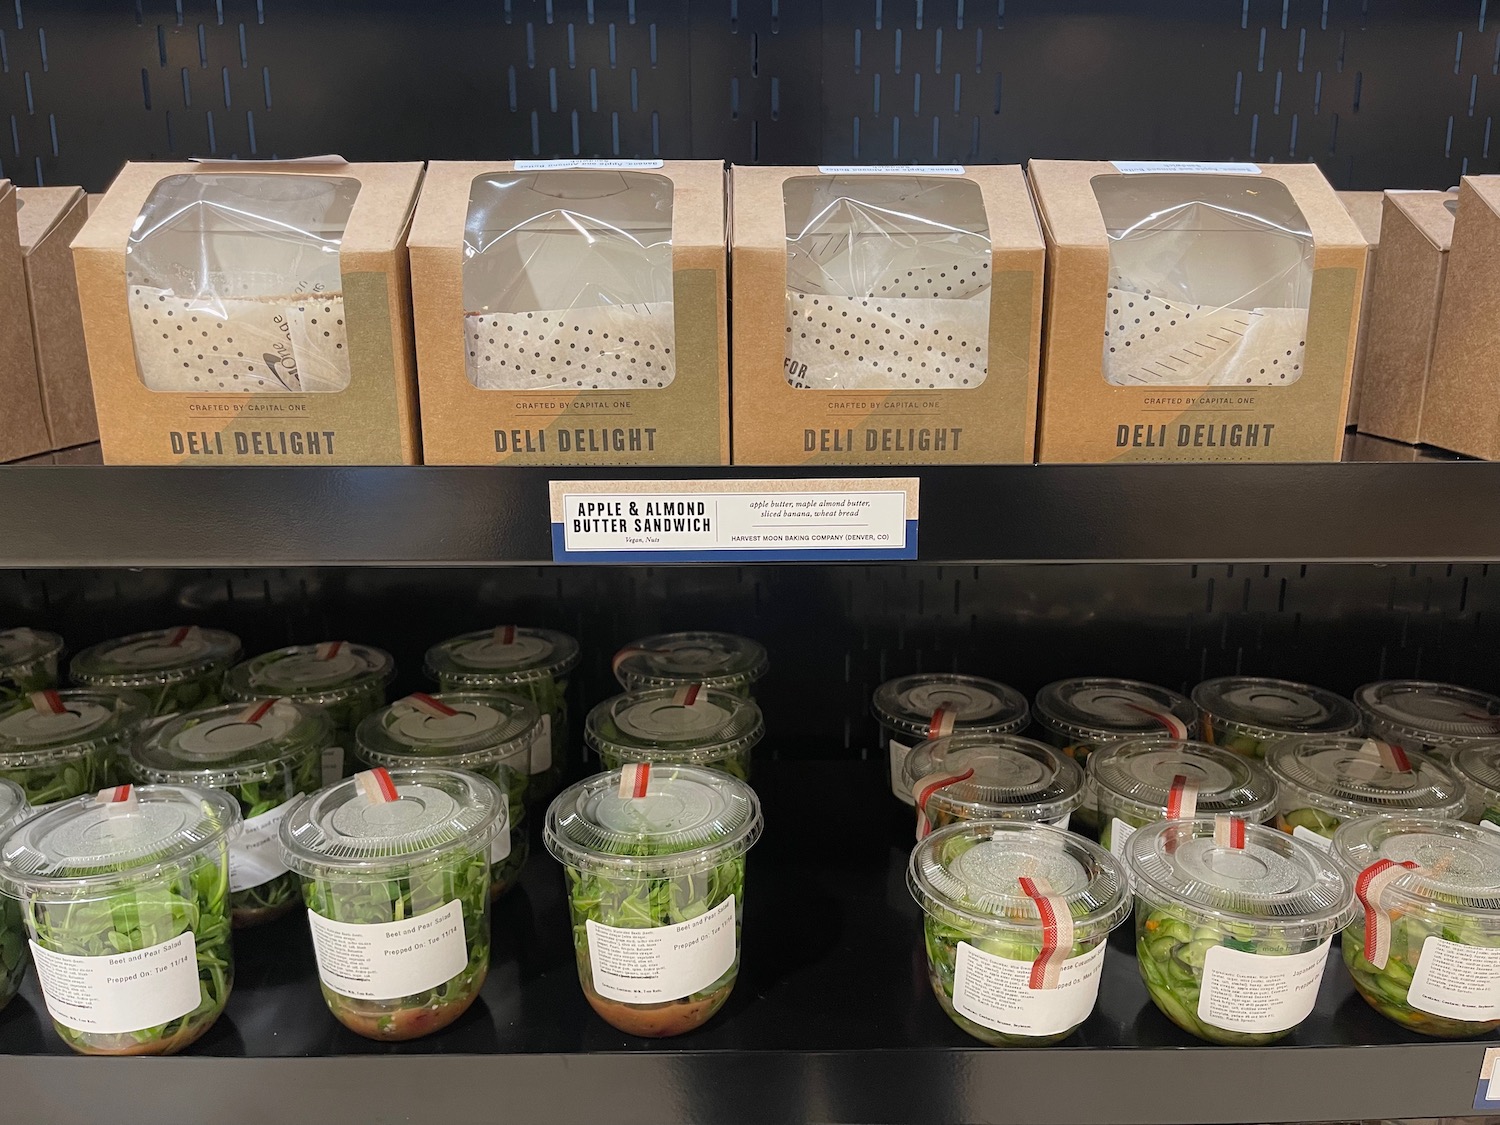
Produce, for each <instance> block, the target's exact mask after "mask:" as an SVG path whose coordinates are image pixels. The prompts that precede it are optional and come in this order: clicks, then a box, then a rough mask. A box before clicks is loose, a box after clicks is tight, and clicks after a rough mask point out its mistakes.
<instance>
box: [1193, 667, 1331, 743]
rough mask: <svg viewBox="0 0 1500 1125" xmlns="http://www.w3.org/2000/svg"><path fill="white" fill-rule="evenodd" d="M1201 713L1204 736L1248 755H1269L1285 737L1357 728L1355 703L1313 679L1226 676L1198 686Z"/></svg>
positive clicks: (1197, 702) (1195, 692) (1196, 700)
mask: <svg viewBox="0 0 1500 1125" xmlns="http://www.w3.org/2000/svg"><path fill="white" fill-rule="evenodd" d="M1193 703H1194V704H1195V705H1196V706H1197V708H1198V710H1199V711H1200V712H1201V713H1202V719H1203V737H1204V739H1205V740H1206V741H1208V742H1212V743H1213V744H1214V745H1215V746H1222V747H1224V749H1226V750H1233V751H1234V752H1235V753H1236V754H1243V755H1244V756H1245V757H1247V758H1264V757H1265V755H1266V747H1267V746H1269V745H1271V744H1273V743H1275V742H1279V741H1281V740H1282V739H1284V738H1293V737H1297V736H1299V735H1308V734H1326V735H1333V736H1335V737H1342V736H1347V735H1353V734H1357V733H1358V732H1359V729H1360V724H1361V719H1360V715H1359V712H1358V711H1357V710H1356V709H1355V707H1354V704H1353V703H1350V702H1349V701H1348V700H1347V699H1345V698H1344V697H1343V696H1341V695H1335V694H1334V693H1333V692H1331V691H1325V690H1323V689H1322V688H1320V687H1313V686H1312V685H1311V684H1299V683H1294V682H1293V681H1291V680H1272V679H1266V678H1264V677H1259V676H1221V677H1219V678H1218V679H1213V680H1204V681H1203V682H1202V683H1201V684H1199V685H1198V686H1197V687H1195V688H1194V689H1193Z"/></svg>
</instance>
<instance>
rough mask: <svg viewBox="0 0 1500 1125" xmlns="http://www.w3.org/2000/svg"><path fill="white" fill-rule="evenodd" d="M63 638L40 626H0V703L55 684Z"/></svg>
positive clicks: (43, 689)
mask: <svg viewBox="0 0 1500 1125" xmlns="http://www.w3.org/2000/svg"><path fill="white" fill-rule="evenodd" d="M62 650H63V639H62V638H61V637H59V636H58V635H57V634H56V633H47V632H44V631H42V630H41V629H0V703H3V702H4V701H6V700H8V699H16V698H17V697H19V696H23V695H30V694H31V693H32V692H34V691H45V690H47V689H48V688H55V687H56V686H57V666H58V661H59V660H60V659H61V657H62Z"/></svg>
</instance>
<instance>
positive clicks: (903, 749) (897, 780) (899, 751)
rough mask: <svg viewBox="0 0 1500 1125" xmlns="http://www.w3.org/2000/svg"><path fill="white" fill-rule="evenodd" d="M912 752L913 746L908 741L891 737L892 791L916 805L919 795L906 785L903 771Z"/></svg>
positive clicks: (908, 802)
mask: <svg viewBox="0 0 1500 1125" xmlns="http://www.w3.org/2000/svg"><path fill="white" fill-rule="evenodd" d="M910 753H911V747H910V746H908V745H907V744H906V743H904V742H897V741H896V740H895V739H894V738H893V739H891V792H892V793H894V794H896V796H898V797H900V798H901V799H902V800H903V801H905V802H906V803H907V804H908V805H915V804H916V803H917V796H916V794H915V793H913V792H912V791H911V790H910V789H908V788H907V787H906V775H905V774H904V773H903V772H902V771H904V770H905V769H906V756H907V755H908V754H910Z"/></svg>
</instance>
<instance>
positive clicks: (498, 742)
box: [354, 691, 542, 898]
mask: <svg viewBox="0 0 1500 1125" xmlns="http://www.w3.org/2000/svg"><path fill="white" fill-rule="evenodd" d="M541 723H542V717H541V715H540V714H539V713H538V712H537V709H536V706H535V705H534V704H533V703H531V702H530V701H529V700H526V699H522V698H520V697H519V696H514V695H506V694H504V693H503V692H496V691H444V692H439V693H437V694H436V695H424V694H417V695H410V696H407V697H406V698H405V699H398V700H397V701H396V702H395V703H392V704H391V705H390V706H389V707H385V708H382V709H381V710H379V711H377V712H375V714H373V715H371V716H369V717H368V718H367V719H365V721H364V722H362V723H360V724H359V730H357V731H355V734H354V739H355V748H354V753H355V756H356V757H357V758H358V759H359V760H360V762H361V763H362V764H364V765H366V766H385V767H386V768H387V769H401V768H403V767H417V766H436V767H439V768H441V769H446V770H468V771H469V772H470V773H477V774H478V775H479V776H480V777H483V778H487V779H488V780H490V781H492V782H493V783H494V784H495V787H496V788H497V789H499V790H500V792H501V793H503V794H505V801H504V802H503V803H502V805H501V807H500V822H499V824H498V825H497V826H496V828H495V838H494V839H493V840H492V841H491V842H490V897H491V898H498V897H500V895H502V894H504V893H505V892H506V891H508V890H510V889H511V887H513V886H515V885H516V882H517V881H518V880H519V879H520V878H521V869H522V868H523V867H524V866H525V865H526V856H527V854H528V852H529V851H530V847H531V845H530V841H529V840H528V839H527V835H526V796H527V793H526V787H527V782H528V779H529V778H530V776H531V749H532V745H533V743H534V742H535V739H536V738H537V734H538V732H539V730H540V729H541Z"/></svg>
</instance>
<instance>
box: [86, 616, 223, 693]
mask: <svg viewBox="0 0 1500 1125" xmlns="http://www.w3.org/2000/svg"><path fill="white" fill-rule="evenodd" d="M239 656H240V639H239V638H238V637H236V636H235V635H234V634H233V633H226V632H224V630H222V629H205V628H203V627H202V626H200V625H179V626H175V627H174V628H171V629H154V630H152V631H151V632H149V633H132V634H131V635H130V636H128V637H119V638H116V639H115V640H112V641H105V642H103V643H102V644H97V645H93V646H92V647H90V648H86V649H84V650H83V651H82V652H80V653H79V654H78V655H77V656H75V657H73V661H72V663H71V664H70V665H69V666H68V674H69V675H70V676H72V677H73V681H74V682H75V683H78V684H81V685H82V686H84V687H93V688H143V687H152V686H159V685H161V684H177V683H183V682H185V681H188V680H196V679H198V678H200V677H201V676H205V675H207V674H209V673H210V672H213V671H214V670H215V669H218V668H228V667H229V665H231V664H233V663H234V662H235V661H236V660H238V659H239Z"/></svg>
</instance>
